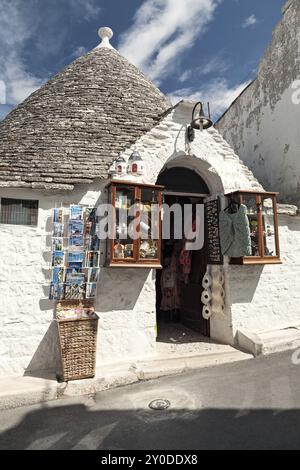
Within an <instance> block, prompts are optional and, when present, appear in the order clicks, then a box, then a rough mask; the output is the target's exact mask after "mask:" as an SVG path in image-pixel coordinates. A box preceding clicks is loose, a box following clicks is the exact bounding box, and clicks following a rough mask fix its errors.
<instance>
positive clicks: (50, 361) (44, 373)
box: [24, 321, 60, 378]
mask: <svg viewBox="0 0 300 470" xmlns="http://www.w3.org/2000/svg"><path fill="white" fill-rule="evenodd" d="M59 358H60V353H59V340H58V330H57V325H56V322H54V321H52V322H51V323H50V326H49V328H48V330H47V332H46V334H45V335H44V337H43V339H42V340H41V342H40V344H39V345H38V348H37V350H36V351H35V353H34V355H33V356H32V358H31V361H30V363H29V365H28V366H27V368H26V370H25V373H24V375H28V376H32V377H41V378H49V375H51V376H53V377H54V376H55V373H56V371H59V369H60V366H59Z"/></svg>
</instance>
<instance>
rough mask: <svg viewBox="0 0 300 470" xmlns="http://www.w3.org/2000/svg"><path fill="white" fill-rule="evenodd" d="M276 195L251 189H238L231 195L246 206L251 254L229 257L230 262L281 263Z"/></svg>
mask: <svg viewBox="0 0 300 470" xmlns="http://www.w3.org/2000/svg"><path fill="white" fill-rule="evenodd" d="M276 195H277V193H268V192H266V193H259V192H251V191H248V192H247V191H238V192H236V193H234V194H233V195H231V196H233V197H234V199H235V200H236V202H238V203H239V204H244V205H245V206H246V208H247V216H248V220H249V226H250V237H251V251H252V254H251V256H245V257H244V258H231V264H277V263H281V261H280V250H279V235H278V217H277V202H276Z"/></svg>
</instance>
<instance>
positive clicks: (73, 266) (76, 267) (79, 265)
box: [68, 261, 82, 272]
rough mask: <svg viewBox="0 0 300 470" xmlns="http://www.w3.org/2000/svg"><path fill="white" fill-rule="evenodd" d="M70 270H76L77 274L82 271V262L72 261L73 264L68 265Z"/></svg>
mask: <svg viewBox="0 0 300 470" xmlns="http://www.w3.org/2000/svg"><path fill="white" fill-rule="evenodd" d="M68 269H72V270H75V271H76V272H80V270H81V269H82V262H78V263H76V262H74V261H71V263H68Z"/></svg>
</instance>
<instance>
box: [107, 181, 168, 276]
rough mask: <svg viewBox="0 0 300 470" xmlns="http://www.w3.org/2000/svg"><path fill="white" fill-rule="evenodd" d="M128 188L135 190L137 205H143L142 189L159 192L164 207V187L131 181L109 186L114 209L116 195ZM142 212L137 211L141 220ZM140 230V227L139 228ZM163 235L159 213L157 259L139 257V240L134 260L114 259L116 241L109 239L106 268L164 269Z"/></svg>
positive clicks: (159, 201)
mask: <svg viewBox="0 0 300 470" xmlns="http://www.w3.org/2000/svg"><path fill="white" fill-rule="evenodd" d="M120 186H122V187H124V186H125V187H128V188H132V189H134V202H135V203H137V204H140V203H141V193H142V189H144V188H146V189H147V188H149V189H153V190H155V191H157V203H158V204H159V206H160V208H161V205H162V191H163V189H164V186H159V185H153V184H142V183H135V182H130V181H121V180H118V181H111V182H110V183H109V185H108V186H107V189H108V190H109V191H110V201H109V202H110V203H111V204H112V206H113V207H114V208H116V193H117V188H118V187H120ZM139 216H140V212H139V211H137V213H136V218H139ZM115 224H116V222H115V221H114V229H115ZM137 229H138V230H139V225H138V226H137ZM114 231H115V230H114ZM161 234H162V220H161V212H160V211H159V238H158V240H157V252H158V256H157V258H156V259H153V260H152V259H141V258H140V257H139V252H140V244H141V239H140V238H138V239H137V240H133V257H132V258H127V259H126V258H125V259H123V258H121V259H120V258H114V245H115V242H116V239H114V238H113V239H109V240H108V249H107V262H106V266H108V267H110V268H155V269H162V264H161Z"/></svg>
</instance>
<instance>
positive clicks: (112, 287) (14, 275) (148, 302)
mask: <svg viewBox="0 0 300 470" xmlns="http://www.w3.org/2000/svg"><path fill="white" fill-rule="evenodd" d="M103 186H104V185H103V183H102V184H101V185H100V184H98V185H95V186H94V187H91V186H88V187H82V188H81V189H78V190H76V191H74V192H72V193H70V194H68V193H66V194H63V193H62V194H60V195H57V194H56V195H52V194H45V193H41V192H36V191H30V190H16V189H2V190H1V191H0V197H15V198H24V199H35V200H39V217H38V227H25V226H16V225H1V227H0V250H1V251H0V258H1V262H2V270H1V276H0V376H5V375H12V374H16V375H18V374H23V373H24V372H25V373H30V372H32V371H38V370H44V369H47V370H54V369H55V365H56V360H57V334H56V325H55V323H53V321H52V320H53V315H54V302H52V301H49V300H48V295H49V285H50V275H51V269H50V266H51V251H50V250H51V244H50V243H51V240H50V237H51V217H52V208H53V207H55V206H60V205H61V204H62V205H66V206H68V205H69V204H71V203H81V204H84V205H91V206H93V205H97V203H99V202H100V201H101V200H102V198H106V195H105V193H104V191H103ZM101 190H102V191H101ZM101 193H102V195H101ZM101 249H102V253H103V256H102V257H101V265H103V262H104V260H105V244H102V246H101ZM149 285H150V286H151V287H150V288H149ZM153 286H154V284H153V275H152V271H151V270H149V269H148V270H146V269H144V270H128V269H122V270H117V269H116V270H112V269H107V268H104V267H103V266H102V267H101V271H100V283H99V289H98V297H97V300H96V308H97V312H98V313H99V316H100V321H99V335H98V340H99V344H98V364H100V363H101V362H110V361H114V360H125V359H129V358H130V357H139V356H142V357H145V356H147V355H149V354H153V353H154V351H155V323H156V317H155V295H153Z"/></svg>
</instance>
